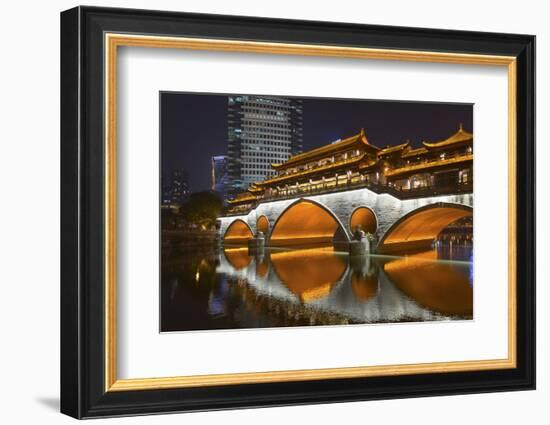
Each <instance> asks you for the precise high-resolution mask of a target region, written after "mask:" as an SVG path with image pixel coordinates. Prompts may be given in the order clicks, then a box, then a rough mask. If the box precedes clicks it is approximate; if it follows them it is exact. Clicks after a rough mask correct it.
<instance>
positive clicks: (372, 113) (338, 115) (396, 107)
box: [160, 92, 473, 192]
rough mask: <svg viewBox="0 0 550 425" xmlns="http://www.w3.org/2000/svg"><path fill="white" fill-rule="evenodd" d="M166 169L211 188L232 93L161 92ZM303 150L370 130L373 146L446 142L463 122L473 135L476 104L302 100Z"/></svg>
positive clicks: (195, 189)
mask: <svg viewBox="0 0 550 425" xmlns="http://www.w3.org/2000/svg"><path fill="white" fill-rule="evenodd" d="M160 99H161V115H160V116H161V170H162V172H163V175H164V176H168V175H169V173H171V172H172V171H173V170H174V169H176V168H182V169H185V170H186V171H187V173H188V174H189V186H190V190H191V191H192V192H198V191H201V190H209V189H210V186H211V157H212V156H214V155H225V154H226V153H227V95H217V94H216V95H210V94H194V93H176V92H170V93H168V92H163V93H161V98H160ZM303 120H304V121H303V139H304V151H305V150H309V149H313V148H316V147H318V146H322V145H325V144H327V143H331V142H333V141H334V140H337V139H344V138H346V137H349V136H352V135H354V134H357V133H359V131H360V129H361V128H364V129H365V132H366V135H367V139H368V140H369V142H370V143H372V144H374V145H376V146H378V147H385V146H388V145H389V146H392V145H398V144H401V143H403V142H404V141H405V140H406V139H410V140H411V142H412V144H413V146H414V147H419V146H421V142H422V141H423V140H426V141H437V140H441V139H445V138H447V137H449V136H450V135H451V134H453V133H454V132H455V131H457V130H458V125H459V123H463V125H464V129H465V130H466V131H470V132H472V126H473V106H472V105H471V104H457V103H427V102H399V101H376V100H348V99H329V98H303Z"/></svg>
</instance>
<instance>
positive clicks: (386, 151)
mask: <svg viewBox="0 0 550 425" xmlns="http://www.w3.org/2000/svg"><path fill="white" fill-rule="evenodd" d="M409 145H410V142H409V141H408V140H407V141H406V142H405V143H403V144H401V145H396V146H388V147H386V148H384V149H381V150H380V151H379V152H378V153H377V155H378V157H382V156H387V155H391V154H394V153H397V152H401V151H402V150H404V149H406V148H408V147H409Z"/></svg>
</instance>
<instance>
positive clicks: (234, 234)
mask: <svg viewBox="0 0 550 425" xmlns="http://www.w3.org/2000/svg"><path fill="white" fill-rule="evenodd" d="M252 237H253V235H252V231H251V230H250V227H248V224H246V223H245V222H244V221H242V220H235V221H234V222H233V223H231V224H230V225H229V227H228V228H227V231H226V232H225V236H224V238H223V239H224V240H225V241H227V242H230V243H236V244H240V243H246V241H247V240H248V239H252Z"/></svg>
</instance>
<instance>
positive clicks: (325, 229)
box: [219, 125, 473, 253]
mask: <svg viewBox="0 0 550 425" xmlns="http://www.w3.org/2000/svg"><path fill="white" fill-rule="evenodd" d="M472 165H473V135H472V134H471V133H469V132H467V131H465V130H464V128H463V127H462V125H460V126H459V129H458V131H457V132H455V133H454V134H452V135H451V136H450V137H448V138H447V139H445V140H441V141H436V142H423V143H422V147H420V148H412V146H411V144H410V142H409V141H407V142H406V143H403V144H401V145H396V146H387V147H385V148H380V147H378V146H376V145H374V144H372V143H371V142H369V141H368V139H367V137H366V134H365V131H364V130H363V129H362V130H361V131H360V132H359V133H358V134H356V135H354V136H351V137H348V138H346V139H343V140H338V141H336V142H334V143H332V144H329V145H324V146H321V147H318V148H315V149H312V150H310V151H307V152H303V153H300V154H298V155H295V156H292V157H291V158H290V159H288V160H287V161H285V162H284V163H282V164H272V167H273V175H271V176H269V177H267V178H266V179H265V180H263V181H261V182H257V183H254V184H252V185H250V187H249V188H248V190H247V191H246V192H243V193H240V194H238V195H237V196H236V197H235V198H234V199H230V200H229V201H228V203H229V207H230V208H228V211H227V216H224V217H221V218H220V219H219V232H220V233H219V237H220V239H221V240H222V241H223V243H224V244H225V245H231V244H248V245H249V246H250V247H255V246H262V245H263V246H296V245H310V244H312V243H320V244H321V243H322V244H327V243H332V244H333V245H334V247H335V248H337V250H349V251H350V252H351V253H354V252H357V249H358V251H360V252H364V251H368V250H372V249H376V250H377V251H378V252H388V253H390V252H403V251H407V250H416V249H424V248H429V247H430V246H431V245H432V242H433V240H434V239H436V238H437V236H438V235H439V233H440V232H441V231H442V230H443V229H445V228H446V227H447V226H449V225H450V224H451V223H453V222H455V221H457V220H459V219H461V218H464V217H468V216H472V207H473V195H472V188H473V168H472ZM358 229H360V230H361V231H362V232H364V233H366V234H370V235H372V236H373V238H372V241H370V242H367V241H366V240H365V238H362V239H361V238H360V237H359V235H360V234H361V232H359V231H358ZM258 232H261V233H262V234H263V238H262V237H261V236H262V235H261V234H259V233H258ZM258 236H259V237H258Z"/></svg>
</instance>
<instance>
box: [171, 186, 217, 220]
mask: <svg viewBox="0 0 550 425" xmlns="http://www.w3.org/2000/svg"><path fill="white" fill-rule="evenodd" d="M222 206H223V201H222V200H221V199H220V197H219V196H218V195H217V194H216V193H214V192H208V191H206V192H196V193H192V194H191V195H190V196H189V199H188V200H187V201H186V202H185V203H184V204H183V205H182V206H181V209H180V213H181V214H182V216H183V218H184V220H185V221H186V222H187V223H189V224H195V225H197V226H199V227H201V228H202V229H207V228H210V227H212V226H214V225H215V224H216V219H217V218H218V217H219V215H220V212H221V210H222Z"/></svg>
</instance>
